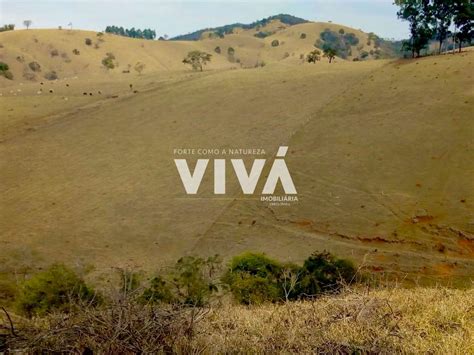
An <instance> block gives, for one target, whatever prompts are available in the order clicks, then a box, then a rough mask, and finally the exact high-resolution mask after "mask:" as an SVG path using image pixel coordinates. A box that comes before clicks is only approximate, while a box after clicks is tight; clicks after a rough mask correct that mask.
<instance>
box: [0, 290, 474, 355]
mask: <svg viewBox="0 0 474 355" xmlns="http://www.w3.org/2000/svg"><path fill="white" fill-rule="evenodd" d="M4 324H6V323H4ZM6 328H7V327H6ZM16 335H17V336H16V337H13V336H9V338H8V339H9V340H8V341H9V345H10V347H11V348H12V349H21V350H22V351H24V352H38V353H40V352H44V351H56V352H59V351H62V352H64V351H70V352H75V353H76V352H83V353H84V351H88V350H92V351H94V352H99V353H106V354H113V353H143V352H145V353H156V352H170V353H209V354H216V353H289V352H290V353H318V354H335V353H336V354H352V353H358V354H360V353H362V354H375V353H377V354H396V353H410V354H412V353H429V354H471V353H473V352H474V289H470V290H453V289H447V288H413V289H392V290H369V289H362V288H360V289H355V290H354V289H347V290H346V291H345V292H344V293H342V294H339V295H332V296H324V297H321V298H319V299H316V300H314V301H304V302H294V303H286V304H266V305H262V306H251V307H246V306H235V305H223V306H218V307H214V308H212V309H210V310H205V309H192V308H185V309H183V308H180V309H176V308H174V309H173V308H166V309H165V308H163V307H156V306H149V305H140V304H137V303H134V302H126V301H120V302H114V303H113V304H112V305H109V306H107V307H105V308H99V309H93V308H92V309H88V308H84V309H82V310H81V311H79V312H78V313H74V314H69V315H65V314H62V315H59V314H56V315H51V316H50V317H49V318H46V319H42V320H41V321H38V320H36V321H34V320H33V321H23V322H19V323H18V324H17V328H16Z"/></svg>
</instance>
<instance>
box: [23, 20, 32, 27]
mask: <svg viewBox="0 0 474 355" xmlns="http://www.w3.org/2000/svg"><path fill="white" fill-rule="evenodd" d="M32 23H33V21H31V20H24V21H23V25H25V27H26V29H29V28H30V26H31V24H32Z"/></svg>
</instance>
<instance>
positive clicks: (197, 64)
mask: <svg viewBox="0 0 474 355" xmlns="http://www.w3.org/2000/svg"><path fill="white" fill-rule="evenodd" d="M211 57H212V55H211V54H209V53H206V52H201V51H191V52H189V53H188V55H187V56H186V58H184V59H183V63H184V64H189V65H191V67H192V68H193V70H200V71H202V66H203V65H206V64H207V62H210V61H211Z"/></svg>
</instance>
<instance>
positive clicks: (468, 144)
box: [0, 20, 474, 285]
mask: <svg viewBox="0 0 474 355" xmlns="http://www.w3.org/2000/svg"><path fill="white" fill-rule="evenodd" d="M326 28H328V29H330V30H331V31H333V32H335V33H340V34H341V32H339V31H340V30H341V29H342V30H343V32H344V34H345V33H354V35H355V36H356V37H357V39H358V41H359V44H358V45H355V46H353V48H352V54H351V56H349V57H348V58H347V60H344V59H342V58H339V59H337V60H336V63H333V64H329V63H328V62H327V60H322V61H321V62H318V63H316V64H309V63H303V61H302V60H301V59H300V55H301V54H305V53H307V52H308V51H310V50H312V49H314V43H315V41H316V40H318V39H319V37H320V33H321V32H322V31H324V30H325V29H326ZM258 31H266V32H273V33H272V34H269V35H268V36H266V37H264V38H259V37H257V36H255V34H256V33H258ZM258 31H257V30H256V29H255V28H249V29H245V28H241V29H238V28H235V29H234V31H233V32H234V33H232V34H228V35H225V36H224V38H215V37H214V36H212V35H211V36H210V37H209V35H208V36H207V37H206V36H205V35H204V36H202V34H201V39H200V40H196V41H145V40H136V39H130V38H125V37H119V36H114V35H107V34H104V35H102V36H100V35H99V36H98V35H97V34H96V33H93V32H86V31H77V30H75V31H67V30H28V31H26V30H25V31H11V32H3V33H0V43H1V44H2V47H1V48H0V61H3V62H7V63H8V64H9V65H10V67H11V71H12V73H13V75H14V79H13V80H7V79H5V78H2V77H0V95H1V96H0V108H1V111H2V119H1V121H0V164H1V166H0V181H1V184H0V188H1V193H0V208H1V210H0V230H1V234H0V248H1V250H2V251H3V253H2V254H1V255H0V262H1V265H2V270H0V271H1V272H3V273H13V272H16V273H17V272H22V270H28V269H29V268H32V267H34V268H37V267H42V266H44V265H47V264H50V263H51V262H55V261H60V262H65V263H68V264H72V265H75V266H81V267H88V266H89V265H93V266H94V267H95V268H96V269H95V270H96V271H95V275H96V277H98V278H99V277H100V275H101V274H102V273H105V272H106V271H107V270H109V269H110V268H111V267H116V266H121V267H132V266H133V267H137V268H141V269H144V270H146V271H153V270H155V269H156V268H158V267H160V266H162V265H166V264H167V263H170V262H172V261H174V260H176V259H177V258H178V257H180V256H182V255H184V254H190V253H194V254H202V255H206V254H213V253H219V254H222V255H224V256H231V255H235V254H236V253H238V252H241V251H244V250H255V251H264V252H266V253H268V254H270V255H274V256H277V257H279V258H280V259H283V258H288V259H290V260H292V261H301V260H302V259H304V258H305V257H307V256H308V254H309V253H311V252H312V251H313V250H316V249H317V250H323V249H325V250H328V251H331V252H333V253H335V254H336V255H338V256H344V257H347V258H350V259H352V260H354V261H355V262H356V263H358V264H359V265H361V267H363V268H364V269H366V270H369V271H370V272H373V273H377V274H382V275H387V277H390V278H392V277H395V278H405V277H407V278H408V279H410V280H412V281H416V282H425V283H436V282H444V283H451V284H455V285H463V284H467V283H469V282H470V281H469V280H470V278H472V275H473V272H474V236H473V234H474V229H473V228H474V227H473V221H472V220H471V219H472V210H473V205H472V201H473V199H474V196H473V191H474V189H473V187H474V186H473V183H472V173H473V170H474V166H473V164H472V159H470V157H471V156H472V151H473V145H472V132H473V128H474V127H473V121H472V119H471V118H472V116H473V105H472V100H473V96H474V91H473V90H472V75H471V74H470V73H471V71H470V68H471V67H472V60H473V59H474V57H473V55H474V53H472V52H466V53H462V54H460V55H445V56H438V57H428V58H422V59H416V60H363V61H357V62H354V61H352V58H355V57H357V58H358V57H359V56H360V53H361V52H362V51H367V52H370V50H374V49H375V47H374V45H375V44H374V37H371V38H372V40H371V42H370V45H369V44H367V43H368V40H369V35H368V34H365V33H363V32H361V31H358V30H354V29H350V28H347V27H345V26H340V25H336V24H327V23H312V22H308V23H301V24H297V25H292V26H287V25H284V24H282V23H281V22H279V21H278V20H273V21H270V22H269V23H267V24H266V25H265V26H262V27H260V28H259V30H258ZM302 33H304V34H305V36H302ZM86 38H90V39H91V41H92V44H91V45H87V44H86V43H85V39H86ZM274 40H278V41H279V45H278V46H272V42H273V41H274ZM95 44H97V47H98V48H95ZM357 46H362V47H360V49H358V48H357ZM216 47H219V48H220V54H219V53H216V52H215V49H216ZM229 47H232V48H233V49H234V51H235V53H234V56H233V58H229V55H228V48H229ZM74 49H77V50H78V51H79V52H80V54H79V55H75V54H73V50H74ZM194 49H198V50H205V51H208V52H212V53H213V60H212V62H211V63H210V64H209V65H208V66H207V67H206V70H204V71H203V72H192V71H190V70H189V69H188V68H185V67H184V66H183V64H182V63H181V60H182V58H183V56H184V55H185V54H186V53H187V52H188V51H190V50H194ZM55 50H56V51H57V53H58V55H55V54H54V55H53V54H52V53H56V52H55ZM63 53H65V54H66V55H65V56H63ZM107 53H113V55H114V57H115V59H114V61H115V64H116V66H115V68H114V69H110V70H107V69H106V68H105V67H104V66H103V65H102V62H101V61H102V59H103V58H104V57H105V56H106V55H107ZM287 54H288V55H287ZM18 58H19V59H18ZM237 59H238V60H237ZM33 61H34V62H37V63H38V64H39V65H40V70H37V71H33V70H31V68H30V66H29V63H31V62H33ZM138 62H141V63H144V64H145V68H144V70H143V72H142V73H141V74H139V73H138V72H136V71H134V70H133V68H134V66H135V65H136V63H138ZM262 62H265V63H266V65H265V66H263V67H262V66H260V65H256V64H258V63H262ZM129 65H130V67H129ZM256 66H257V67H256ZM53 71H54V72H56V75H57V76H58V79H57V80H45V78H44V75H45V74H46V73H50V72H53ZM124 71H125V73H124ZM127 71H130V72H127ZM24 73H28V74H24ZM280 145H288V146H289V153H288V155H287V157H286V158H285V160H286V162H287V164H288V166H289V167H290V170H291V172H292V175H293V178H294V180H295V184H296V186H297V189H298V196H299V201H298V203H295V204H292V205H291V206H289V207H285V206H280V207H272V206H269V205H268V204H265V203H262V202H261V201H259V199H255V198H254V199H249V198H247V197H245V196H244V195H242V193H241V190H240V187H239V185H238V182H237V181H236V179H235V177H232V175H229V177H228V182H227V195H226V196H225V197H224V198H214V196H213V195H212V176H208V175H210V174H207V175H205V177H204V181H203V183H202V189H201V190H200V194H199V196H198V198H193V197H188V196H186V195H185V194H184V192H183V189H182V186H181V183H180V180H179V176H178V175H177V172H176V168H175V166H174V164H173V159H174V155H173V149H175V148H189V147H204V148H231V147H239V148H262V149H264V150H265V151H266V152H268V155H269V156H270V157H271V156H273V155H274V154H275V153H276V151H277V149H278V147H279V146H280ZM252 158H254V157H253V156H246V157H244V159H245V160H246V162H247V163H250V161H251V159H252ZM264 173H265V174H268V171H264ZM257 190H258V191H260V190H261V186H258V188H257Z"/></svg>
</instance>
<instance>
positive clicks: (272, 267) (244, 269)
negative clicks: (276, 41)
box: [222, 253, 281, 304]
mask: <svg viewBox="0 0 474 355" xmlns="http://www.w3.org/2000/svg"><path fill="white" fill-rule="evenodd" d="M280 272H281V265H280V264H279V263H278V262H277V261H276V260H273V259H270V258H269V257H267V256H266V255H265V254H260V253H244V254H241V255H238V256H235V257H234V258H232V260H231V262H230V267H229V270H228V271H227V272H226V273H225V274H224V276H223V277H222V281H223V282H224V283H225V284H227V285H228V286H229V289H230V291H231V293H232V295H233V296H234V298H235V299H236V300H237V301H238V302H240V303H243V304H254V303H262V302H265V301H273V302H274V301H277V300H278V299H279V296H280V292H279V285H278V278H279V275H280Z"/></svg>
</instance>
